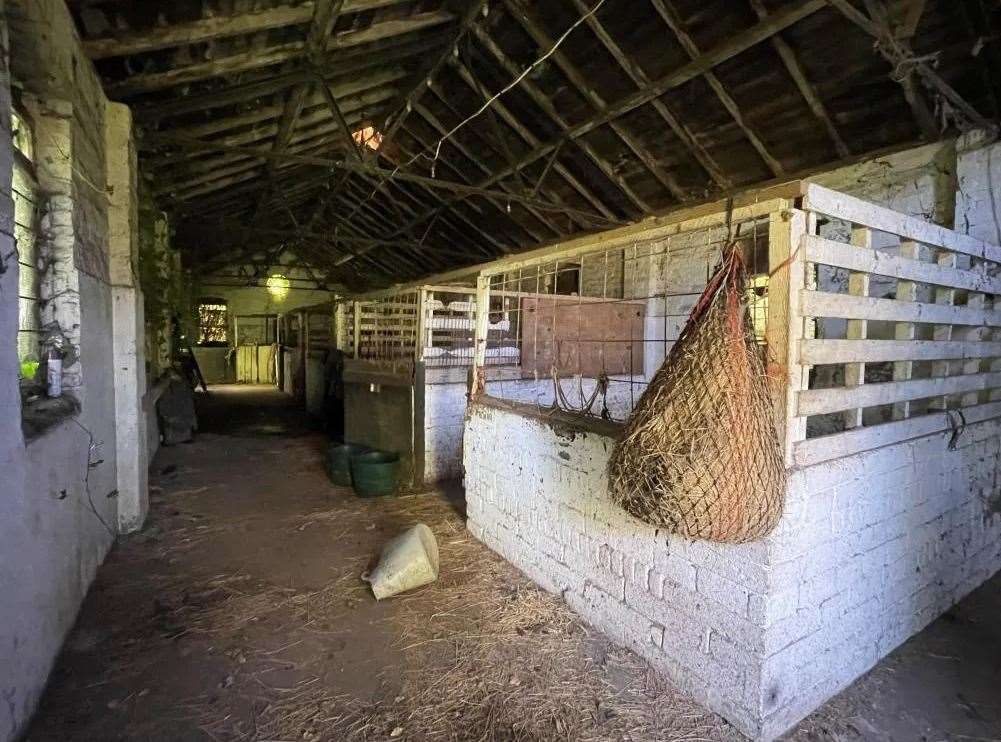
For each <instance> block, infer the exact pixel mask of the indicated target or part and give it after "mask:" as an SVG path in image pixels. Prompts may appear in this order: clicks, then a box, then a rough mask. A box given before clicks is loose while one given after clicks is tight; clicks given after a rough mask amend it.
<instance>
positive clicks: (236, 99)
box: [133, 34, 441, 123]
mask: <svg viewBox="0 0 1001 742" xmlns="http://www.w3.org/2000/svg"><path fill="white" fill-rule="evenodd" d="M440 43H441V42H440V38H439V37H438V35H437V34H436V35H434V36H431V37H428V38H424V37H418V39H417V40H416V41H408V42H403V43H401V42H394V43H391V44H388V45H386V46H382V47H380V48H379V49H377V50H375V51H373V52H372V53H365V54H363V53H362V52H361V51H353V52H349V53H347V54H342V55H339V58H338V60H337V65H336V67H334V66H332V65H328V69H326V70H321V72H322V73H323V75H324V77H325V78H326V79H328V80H331V79H336V80H338V81H341V82H339V83H338V84H339V85H341V84H346V85H354V86H358V85H360V86H361V87H360V88H359V89H364V88H366V87H375V86H376V85H379V84H383V82H384V81H386V80H387V79H391V80H398V79H400V78H401V77H404V76H405V73H402V72H401V71H400V70H399V69H393V70H387V69H386V65H388V64H389V63H390V62H400V61H402V60H404V59H406V58H408V57H411V56H416V55H419V54H423V53H424V52H426V51H428V49H432V48H437V47H438V46H439V44H440ZM373 54H374V55H377V56H375V57H373ZM348 60H352V62H351V63H350V64H345V62H346V61H348ZM373 68H374V69H373ZM362 72H365V73H367V74H366V75H364V76H360V75H359V73H362ZM311 76H312V72H311V71H308V70H298V71H296V72H288V73H284V74H278V75H272V76H269V77H268V78H266V79H264V80H257V81H254V82H249V83H241V84H238V85H228V86H225V87H221V88H218V89H215V90H211V91H207V92H204V93H196V94H194V95H185V96H179V97H174V98H171V99H168V100H165V101H160V102H157V103H147V104H136V105H134V106H133V110H134V112H135V117H136V120H137V121H140V122H143V123H149V122H154V121H158V120H160V119H165V118H170V117H172V116H183V115H185V114H189V113H194V112H202V113H203V112H205V111H211V110H213V109H216V108H221V107H224V106H231V105H234V104H237V103H244V102H247V101H254V100H256V99H257V98H261V97H263V96H268V95H274V94H276V93H279V92H281V91H282V90H285V89H287V88H290V87H292V86H293V85H295V84H296V83H300V82H304V81H306V80H308V79H310V77H311ZM345 79H346V80H347V83H344V82H343V81H344V80H345ZM380 80H381V81H383V82H380Z"/></svg>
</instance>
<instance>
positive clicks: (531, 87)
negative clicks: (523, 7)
mask: <svg viewBox="0 0 1001 742" xmlns="http://www.w3.org/2000/svg"><path fill="white" fill-rule="evenodd" d="M476 38H477V40H478V41H479V43H480V45H481V46H482V47H483V48H484V49H486V50H487V51H488V52H489V53H490V54H491V56H492V57H493V58H494V59H495V60H496V61H497V62H498V63H499V64H500V65H501V67H502V68H503V69H504V71H505V72H507V73H508V74H509V75H511V76H512V78H515V77H517V76H518V75H519V74H520V72H521V71H520V70H519V69H518V67H517V65H516V64H515V63H514V62H513V61H512V60H511V59H510V57H508V56H507V54H505V53H504V51H503V50H502V49H501V48H500V47H499V46H498V45H497V42H495V41H494V40H493V39H492V38H490V36H489V34H487V33H486V32H485V31H482V30H481V31H480V33H478V34H477V36H476ZM463 72H465V74H463ZM460 76H462V78H463V80H464V81H465V82H466V83H467V84H472V75H471V74H470V73H469V72H468V70H462V71H460ZM520 87H521V89H522V90H524V91H525V93H527V94H528V96H529V97H530V98H531V99H532V101H533V102H534V103H535V105H537V106H538V107H539V108H540V109H541V110H542V111H543V113H545V114H546V115H547V116H548V117H549V118H550V120H551V121H552V122H553V123H554V124H555V125H556V126H557V128H559V129H561V130H563V131H566V130H567V129H568V128H569V124H568V123H567V122H566V121H565V120H564V119H563V117H562V116H561V115H560V114H559V112H558V111H557V110H556V107H555V106H554V105H553V104H552V102H551V101H550V100H549V98H548V96H546V95H545V93H543V92H542V91H541V90H540V89H539V87H538V85H536V84H535V83H534V82H533V81H532V80H531V78H530V76H529V77H525V78H524V79H523V80H522V81H521V83H520ZM474 89H475V87H474ZM498 103H499V104H500V105H498V111H502V110H503V111H505V114H503V115H504V118H505V120H510V121H509V123H511V124H512V125H513V127H514V128H515V130H516V131H518V133H519V134H520V135H521V136H522V138H523V139H525V141H526V142H527V143H528V144H529V146H531V147H535V146H538V144H539V141H538V139H537V138H536V137H535V136H534V135H533V134H532V133H531V132H530V131H529V130H528V129H526V128H525V127H524V126H522V125H520V124H516V123H515V122H516V118H515V117H514V115H513V114H512V113H510V112H508V111H507V109H506V107H503V104H502V103H500V102H499V101H498ZM575 143H577V142H575ZM577 145H578V146H579V147H580V148H581V149H582V150H583V151H584V153H585V154H587V155H588V157H589V158H590V159H591V161H592V162H594V163H595V165H597V166H598V167H599V168H600V169H601V171H602V172H603V173H605V174H606V175H607V176H608V177H609V178H610V179H612V182H613V183H614V184H616V185H618V181H617V176H616V175H615V173H614V170H613V168H612V166H611V165H610V164H609V163H608V162H607V161H606V160H604V158H602V157H601V155H600V154H599V153H598V152H597V151H596V150H595V149H594V147H592V146H590V145H588V144H587V143H586V142H579V143H577ZM553 170H555V172H557V173H558V174H559V175H560V176H561V177H562V178H563V179H564V180H566V182H567V183H568V184H569V185H570V187H571V188H573V189H574V190H575V191H577V192H578V193H579V194H580V195H581V196H583V197H584V198H585V199H587V201H588V202H589V203H591V204H592V205H593V206H595V207H596V208H598V209H601V210H602V213H606V212H607V213H611V211H610V210H609V209H608V207H607V205H606V204H605V203H604V201H602V200H601V199H600V198H598V196H597V195H596V194H595V193H594V192H593V191H592V190H591V189H590V188H588V187H587V186H585V185H584V184H583V183H582V182H581V181H580V179H579V178H577V177H576V176H575V175H573V174H572V173H571V172H570V171H569V170H568V169H567V168H566V166H564V165H563V164H561V163H559V162H555V161H554V163H553ZM679 192H680V189H679Z"/></svg>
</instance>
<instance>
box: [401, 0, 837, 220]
mask: <svg viewBox="0 0 1001 742" xmlns="http://www.w3.org/2000/svg"><path fill="white" fill-rule="evenodd" d="M829 1H830V0H806V2H804V3H802V4H801V5H797V6H794V7H788V8H785V9H783V10H780V11H777V12H775V13H773V14H771V15H769V16H768V18H767V19H765V20H762V21H759V22H758V23H756V24H755V25H753V26H751V27H750V28H748V29H747V30H746V31H742V32H740V33H737V34H734V35H733V36H731V37H730V38H729V39H727V40H726V41H724V42H723V43H721V44H719V45H718V46H716V47H714V48H713V49H711V50H710V51H708V52H706V53H705V54H702V55H700V56H699V57H698V58H696V59H693V60H692V61H691V62H689V63H688V64H685V65H682V66H681V67H679V68H678V69H676V70H674V71H673V72H669V73H667V74H666V75H664V76H663V77H661V78H659V79H658V80H656V81H655V82H653V83H651V84H650V85H648V86H646V87H644V88H642V89H640V90H638V91H636V92H635V93H633V94H632V95H627V96H626V97H624V98H622V99H621V100H619V101H618V102H616V103H614V104H613V105H611V106H609V107H608V108H607V109H605V110H604V111H602V112H600V113H598V114H595V115H594V116H592V117H591V118H589V119H587V120H586V121H582V122H581V123H579V124H575V125H574V126H573V127H572V128H571V129H569V130H568V131H566V132H564V133H563V134H562V135H561V136H559V137H557V138H556V139H554V140H553V141H551V142H548V143H547V144H544V145H542V146H540V147H537V148H535V149H534V150H532V151H531V152H529V153H528V154H527V155H525V156H524V157H522V158H521V159H520V160H519V161H518V162H517V163H515V164H514V165H512V166H510V167H508V168H505V169H504V170H500V171H498V172H497V173H495V174H494V175H492V176H491V177H489V178H487V179H486V180H484V181H482V182H481V183H480V184H479V185H480V187H483V188H486V187H489V186H492V185H494V184H495V183H497V182H498V181H500V180H502V179H504V178H507V177H509V176H511V175H512V174H513V173H515V172H516V171H518V170H521V169H523V168H526V167H528V166H529V165H531V164H532V163H533V162H536V161H538V160H540V159H541V158H543V157H545V156H546V155H548V154H550V153H551V152H553V150H555V149H556V148H557V147H560V146H562V145H563V143H564V142H567V141H571V140H573V139H574V138H576V137H579V136H583V135H584V134H586V133H588V132H589V131H593V130H594V129H597V128H598V127H599V126H602V125H604V124H605V123H607V122H608V121H611V120H613V119H616V118H618V117H620V116H623V115H625V114H627V113H629V111H632V110H633V109H635V108H638V107H639V106H642V105H644V104H646V103H647V102H649V101H651V100H653V99H654V98H659V97H660V96H662V95H663V94H664V93H666V92H667V91H668V90H671V89H673V88H677V87H679V86H681V85H684V84H685V83H686V82H689V81H690V80H693V79H695V78H696V77H699V76H700V75H703V74H704V73H705V72H707V71H709V70H711V69H713V67H716V66H717V65H720V64H723V62H726V61H727V60H730V59H733V58H734V57H736V56H737V55H739V54H741V53H742V52H744V51H746V50H748V49H750V48H751V47H753V46H755V45H757V44H760V43H761V42H762V41H765V40H766V39H769V38H771V37H772V36H774V35H775V34H776V33H778V32H779V31H781V30H783V29H785V28H788V27H789V26H791V25H793V24H794V23H797V22H798V21H801V20H803V19H804V18H807V17H808V16H810V15H813V14H814V13H816V12H817V11H819V10H820V9H821V8H824V7H826V5H827V2H829ZM431 216H433V212H426V213H424V214H421V215H420V216H419V217H418V218H419V219H420V220H422V221H423V220H426V219H428V218H430V217H431ZM417 223H418V224H419V223H420V222H417ZM413 226H414V223H413V222H412V223H410V224H407V225H404V227H402V228H401V229H400V230H398V232H402V231H403V230H404V229H408V228H413Z"/></svg>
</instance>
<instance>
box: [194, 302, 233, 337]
mask: <svg viewBox="0 0 1001 742" xmlns="http://www.w3.org/2000/svg"><path fill="white" fill-rule="evenodd" d="M228 326H229V314H228V310H227V308H226V302H225V301H223V300H222V299H207V300H204V301H201V302H199V303H198V344H199V345H226V343H227V337H228V332H227V329H228Z"/></svg>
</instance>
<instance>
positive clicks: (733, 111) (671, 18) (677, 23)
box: [650, 0, 785, 177]
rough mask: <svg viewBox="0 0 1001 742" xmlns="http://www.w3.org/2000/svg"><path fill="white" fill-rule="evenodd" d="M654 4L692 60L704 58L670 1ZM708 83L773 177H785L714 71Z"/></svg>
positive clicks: (707, 77)
mask: <svg viewBox="0 0 1001 742" xmlns="http://www.w3.org/2000/svg"><path fill="white" fill-rule="evenodd" d="M650 2H652V3H653V6H654V8H656V9H657V12H658V13H660V16H661V18H663V19H664V22H665V23H666V24H667V25H668V27H670V29H671V31H672V32H673V33H674V35H675V37H677V39H678V42H679V43H680V44H681V47H682V48H683V49H684V50H685V53H686V54H688V56H689V57H690V58H691V59H693V60H694V59H698V58H699V57H701V56H702V51H701V50H700V49H699V47H698V44H696V43H695V39H693V38H692V36H691V34H689V33H688V31H687V30H686V29H685V27H684V24H682V22H681V18H680V17H679V16H678V14H677V12H676V11H675V9H674V6H673V5H671V4H670V3H669V2H668V0H650ZM703 77H705V80H706V83H707V84H708V85H709V87H710V88H711V89H712V91H713V92H714V93H715V94H716V97H717V98H718V99H719V102H720V103H722V104H723V107H724V108H725V109H726V110H727V111H728V112H729V113H730V117H731V118H732V119H733V120H734V122H735V123H736V124H737V127H738V128H739V129H740V130H741V131H742V132H744V136H745V137H747V139H748V141H750V143H751V146H753V147H754V149H755V150H756V151H757V153H758V154H759V155H760V156H761V159H762V160H764V162H765V165H767V166H768V169H769V170H771V171H772V175H775V176H778V177H781V176H782V175H785V168H784V167H783V166H782V163H781V162H779V161H778V159H777V158H776V157H775V156H774V155H772V153H771V152H769V151H768V147H766V146H765V143H764V141H763V140H762V139H761V137H760V135H759V134H758V133H757V132H756V131H755V130H754V129H753V128H752V127H751V125H750V124H748V123H747V122H746V121H745V120H744V115H743V113H741V111H740V106H738V105H737V101H735V100H734V99H733V96H731V95H730V94H729V93H728V92H727V91H726V88H725V87H723V83H722V82H721V81H720V79H719V78H718V77H716V74H715V73H714V72H713V71H712V70H706V72H705V74H704V75H703Z"/></svg>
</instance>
